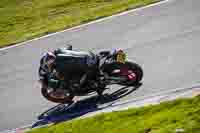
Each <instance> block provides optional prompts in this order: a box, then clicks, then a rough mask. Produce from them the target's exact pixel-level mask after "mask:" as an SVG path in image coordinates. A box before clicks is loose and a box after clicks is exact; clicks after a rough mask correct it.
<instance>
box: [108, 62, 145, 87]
mask: <svg viewBox="0 0 200 133" xmlns="http://www.w3.org/2000/svg"><path fill="white" fill-rule="evenodd" d="M106 72H107V73H108V74H109V75H110V76H114V77H122V78H125V79H126V80H125V81H121V82H119V84H121V85H137V84H138V83H140V81H141V80H142V78H143V70H142V68H141V66H140V65H138V64H136V63H133V62H129V61H127V62H125V63H124V64H122V63H118V62H114V63H112V64H109V65H108V66H107V68H106Z"/></svg>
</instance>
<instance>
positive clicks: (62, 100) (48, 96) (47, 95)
mask: <svg viewBox="0 0 200 133" xmlns="http://www.w3.org/2000/svg"><path fill="white" fill-rule="evenodd" d="M41 93H42V96H44V97H45V98H46V99H47V100H49V101H51V102H54V103H62V104H67V103H71V102H72V100H73V98H74V95H72V94H69V96H66V97H64V98H55V97H52V96H51V94H50V93H49V92H48V88H41Z"/></svg>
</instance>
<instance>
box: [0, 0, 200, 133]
mask: <svg viewBox="0 0 200 133" xmlns="http://www.w3.org/2000/svg"><path fill="white" fill-rule="evenodd" d="M199 5H200V1H198V0H169V1H168V2H167V3H165V4H160V5H157V6H154V7H149V8H146V9H143V10H138V11H135V12H132V13H129V14H125V15H123V16H118V17H114V18H112V19H108V20H105V21H103V22H99V23H95V24H91V25H88V26H85V27H82V28H78V29H74V30H70V31H66V32H62V33H59V34H56V35H53V36H49V37H45V38H42V39H39V40H36V41H32V42H29V43H28V44H27V45H21V46H18V47H15V48H10V49H7V50H3V51H0V106H1V107H0V108H1V109H0V131H1V130H5V129H11V128H16V127H19V126H22V125H26V124H29V123H31V122H32V121H33V120H35V119H36V116H37V115H39V114H40V113H41V112H42V111H44V110H45V109H48V108H49V107H52V106H54V105H55V104H53V103H50V102H48V101H46V100H45V99H44V98H43V97H42V96H41V94H40V88H39V84H38V83H37V71H38V70H37V69H38V65H39V59H40V57H41V55H42V53H43V52H45V51H47V50H48V49H53V48H57V47H62V46H64V44H67V43H70V44H72V45H73V47H75V48H80V49H83V50H87V49H92V50H95V51H97V50H100V49H107V48H124V49H126V51H127V52H128V57H129V59H131V60H133V61H135V62H137V63H138V64H141V66H142V67H143V69H144V79H143V85H142V86H141V87H140V88H139V89H138V90H137V91H135V92H133V93H131V94H129V95H128V96H126V97H124V98H122V99H121V100H125V99H131V98H133V97H139V96H144V95H148V94H153V93H156V92H160V91H165V90H169V89H174V88H180V87H185V86H190V85H192V84H198V83H199V80H200V60H199V59H200V52H199V51H200V44H199V43H200V8H199ZM111 88H112V89H116V88H117V86H112V87H111Z"/></svg>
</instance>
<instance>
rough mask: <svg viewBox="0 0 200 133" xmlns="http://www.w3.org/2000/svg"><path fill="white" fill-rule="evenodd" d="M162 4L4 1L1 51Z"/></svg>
mask: <svg viewBox="0 0 200 133" xmlns="http://www.w3.org/2000/svg"><path fill="white" fill-rule="evenodd" d="M157 1H159V0H1V2H0V47H4V46H7V45H11V44H15V43H18V42H22V41H25V40H28V39H32V38H34V37H38V36H42V35H45V34H48V33H52V32H55V31H59V30H63V29H66V28H69V27H72V26H75V25H79V24H82V23H86V22H88V21H91V20H95V19H98V18H102V17H105V16H109V15H112V14H116V13H119V12H122V11H125V10H128V9H132V8H136V7H140V6H145V5H147V4H151V3H154V2H157Z"/></svg>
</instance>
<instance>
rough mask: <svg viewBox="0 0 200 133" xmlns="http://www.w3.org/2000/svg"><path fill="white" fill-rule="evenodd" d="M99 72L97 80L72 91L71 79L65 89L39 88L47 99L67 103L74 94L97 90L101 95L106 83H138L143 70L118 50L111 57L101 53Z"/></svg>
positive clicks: (84, 93) (131, 84)
mask: <svg viewBox="0 0 200 133" xmlns="http://www.w3.org/2000/svg"><path fill="white" fill-rule="evenodd" d="M99 62H100V63H99V66H101V67H99V69H100V74H98V75H96V76H97V77H98V79H99V80H98V81H93V80H92V81H88V82H87V85H86V87H85V88H82V89H81V90H77V91H72V90H73V88H71V86H73V84H74V85H75V84H76V80H71V81H70V84H71V86H70V87H69V86H68V88H66V89H60V90H55V89H52V88H49V87H46V88H41V93H42V95H43V96H44V97H45V98H46V99H47V100H49V101H51V102H55V103H61V104H69V103H70V102H72V100H73V98H74V97H75V96H84V95H88V94H90V93H93V92H97V94H98V95H99V96H101V95H102V94H103V92H104V90H105V89H106V86H107V85H111V84H119V85H125V86H134V85H137V84H139V83H140V81H141V80H142V78H143V70H142V68H141V66H140V65H138V64H136V63H134V62H132V61H129V60H128V59H127V54H126V53H125V52H124V51H123V50H120V51H119V52H117V54H116V55H112V56H111V57H110V56H108V55H103V56H102V57H101V58H100V61H99Z"/></svg>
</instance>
